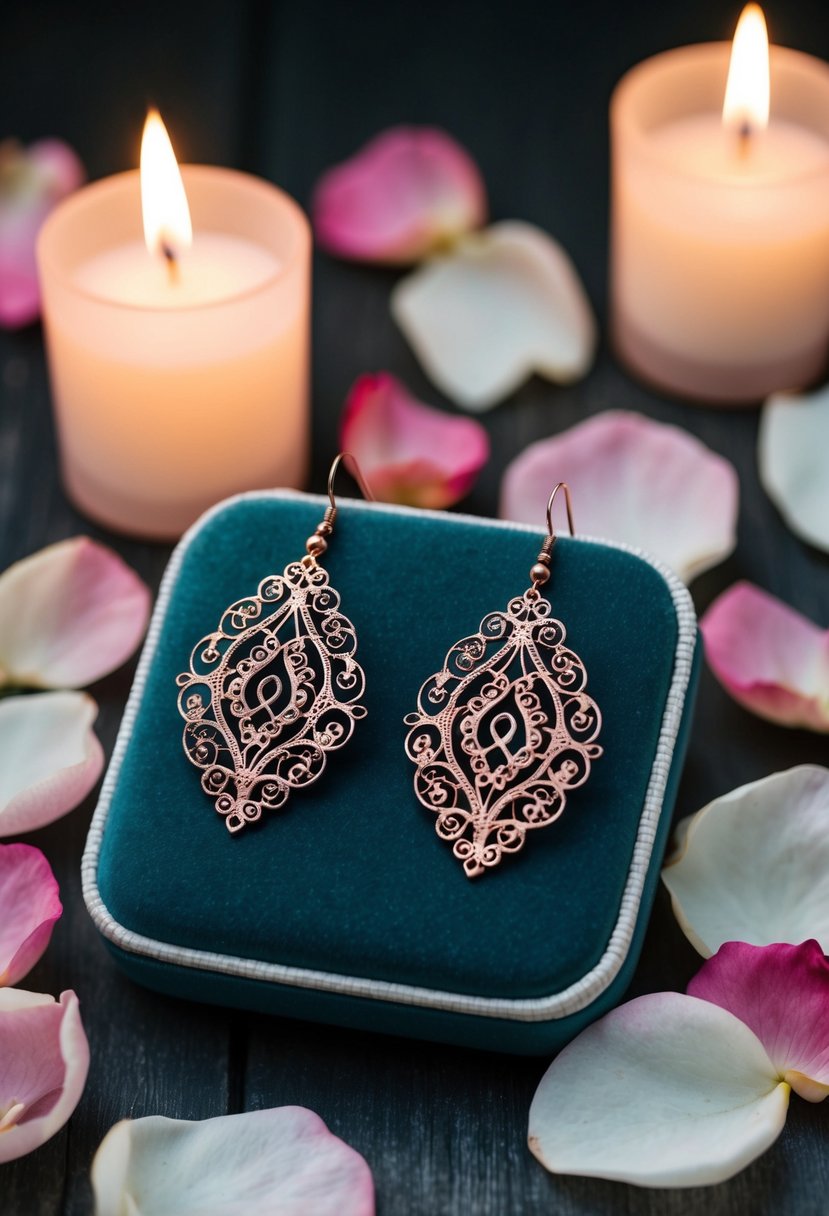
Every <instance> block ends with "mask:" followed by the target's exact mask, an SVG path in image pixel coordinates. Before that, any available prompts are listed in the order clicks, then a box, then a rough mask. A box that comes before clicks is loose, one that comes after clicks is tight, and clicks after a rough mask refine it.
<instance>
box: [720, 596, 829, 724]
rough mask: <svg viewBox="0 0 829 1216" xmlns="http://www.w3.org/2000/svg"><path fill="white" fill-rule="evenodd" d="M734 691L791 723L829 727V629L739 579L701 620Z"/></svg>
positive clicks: (750, 705)
mask: <svg viewBox="0 0 829 1216" xmlns="http://www.w3.org/2000/svg"><path fill="white" fill-rule="evenodd" d="M700 629H701V630H702V634H703V637H704V639H705V654H706V658H707V659H708V663H709V666H710V667H711V670H712V671H713V672H714V675H715V676H716V677H717V679H718V680H719V681H720V683H721V684H722V685H723V687H724V688H725V689H726V691H727V692H728V693H730V695H731V696H732V697H733V698H734V700H735V701H739V702H740V704H741V705H744V706H745V707H746V709H749V710H751V711H752V713H755V714H758V715H759V716H760V717H761V718H768V719H769V720H770V721H771V722H779V723H780V724H781V725H783V726H805V727H807V728H808V729H810V730H817V731H829V630H827V629H819V628H818V626H817V625H815V624H813V623H812V622H811V621H810V620H807V618H806V617H805V616H801V615H800V613H799V612H795V610H794V609H793V608H790V607H789V606H788V604H784V603H783V601H782V600H778V599H775V597H774V596H772V595H769V594H768V592H766V591H762V590H761V589H760V588H759V587H755V586H753V585H752V584H751V583H746V582H742V583H735V584H734V586H733V587H729V589H728V590H727V591H724V592H723V594H722V595H721V596H720V597H719V598H718V599H716V600H714V603H713V604H712V605H711V607H710V608H709V609H708V611H707V612H706V613H705V615H704V616H703V618H702V620H701V621H700Z"/></svg>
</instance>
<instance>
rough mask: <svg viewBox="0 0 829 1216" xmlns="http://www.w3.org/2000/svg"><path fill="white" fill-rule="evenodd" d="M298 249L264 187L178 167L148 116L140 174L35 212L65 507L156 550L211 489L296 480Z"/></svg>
mask: <svg viewBox="0 0 829 1216" xmlns="http://www.w3.org/2000/svg"><path fill="white" fill-rule="evenodd" d="M142 203H143V206H142ZM191 210H192V217H193V219H192V225H191V218H190V212H191ZM142 232H143V235H142ZM310 248H311V241H310V231H309V227H308V223H307V220H306V219H305V216H304V215H303V213H302V212H301V210H300V209H299V207H298V206H297V205H296V204H295V203H294V202H293V200H292V199H290V198H289V197H288V196H287V195H285V194H284V193H282V191H280V190H277V189H276V188H275V187H274V186H271V185H269V184H268V183H266V182H263V181H260V180H259V179H257V178H254V177H249V176H247V175H245V174H241V173H236V172H233V171H231V170H228V169H216V168H209V167H205V166H185V167H183V169H182V171H181V173H180V172H179V168H178V166H177V164H176V161H175V157H174V156H173V151H172V148H171V146H170V143H169V140H168V138H167V133H166V131H165V130H164V126H163V124H162V122H161V119H160V118H159V117H158V115H157V114H155V113H151V114H150V116H149V117H148V120H147V125H146V127H145V130H144V139H143V142H142V153H141V171H140V179H139V174H138V173H137V172H132V173H124V174H119V175H118V176H116V177H111V178H107V179H106V180H104V181H100V182H96V183H94V184H93V185H91V186H88V187H86V188H85V189H84V190H81V191H79V192H78V193H77V194H75V195H72V196H71V197H70V198H69V199H67V200H66V202H65V203H63V204H62V205H61V206H60V207H58V208H57V209H56V210H55V211H54V212H53V213H52V215H51V216H50V217H49V219H48V220H47V221H46V223H45V224H44V226H43V228H42V230H41V233H40V238H39V241H38V265H39V270H40V278H41V285H42V292H43V316H44V323H45V326H46V337H47V345H48V351H49V365H50V373H51V380H52V393H53V397H54V402H55V412H56V419H57V424H58V432H59V440H60V450H61V464H62V469H63V476H64V482H65V485H66V489H67V491H68V493H69V495H70V497H71V498H72V499H73V501H74V502H75V503H76V504H77V505H78V507H79V508H80V509H81V510H82V511H84V512H85V513H86V514H88V515H90V516H92V517H93V518H94V519H96V520H99V521H100V522H102V523H104V524H106V525H107V526H109V527H111V528H115V529H117V530H119V531H124V532H129V533H133V534H136V535H141V536H149V537H157V538H160V539H169V538H174V537H176V536H179V535H180V534H181V532H182V531H183V530H184V529H185V528H186V527H187V526H188V525H189V524H190V523H192V522H193V520H194V519H195V518H196V517H197V516H198V515H199V514H200V513H201V512H202V511H203V510H204V509H205V508H207V507H208V506H210V505H211V504H212V503H214V502H216V501H218V500H219V499H220V498H223V497H225V496H227V495H228V494H232V493H235V492H237V491H241V490H247V489H259V488H264V487H268V486H276V485H281V486H292V487H299V486H300V485H301V484H302V482H303V480H304V477H305V473H306V463H307V455H308V344H309V341H308V334H309V308H310Z"/></svg>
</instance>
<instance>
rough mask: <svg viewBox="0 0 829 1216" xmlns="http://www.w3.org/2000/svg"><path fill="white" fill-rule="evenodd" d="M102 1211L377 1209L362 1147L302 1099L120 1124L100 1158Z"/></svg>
mask: <svg viewBox="0 0 829 1216" xmlns="http://www.w3.org/2000/svg"><path fill="white" fill-rule="evenodd" d="M92 1186H93V1189H94V1191H95V1199H96V1209H95V1211H96V1214H97V1216H123V1213H125V1212H130V1213H132V1216H168V1214H169V1213H171V1212H175V1213H176V1216H188V1213H193V1214H194V1216H195V1214H198V1216H203V1214H204V1213H207V1212H210V1213H215V1216H219V1213H221V1216H233V1214H234V1213H237V1212H238V1213H239V1216H272V1214H273V1213H275V1212H278V1213H279V1214H280V1216H310V1213H313V1214H314V1216H371V1213H373V1212H374V1186H373V1183H372V1179H371V1171H370V1170H369V1168H368V1166H367V1165H366V1163H365V1161H364V1160H363V1158H362V1157H361V1156H360V1154H359V1153H357V1152H355V1150H354V1149H353V1148H349V1146H348V1145H347V1144H345V1143H343V1141H342V1140H339V1139H338V1138H337V1137H336V1136H334V1135H332V1133H331V1132H330V1131H329V1130H328V1128H327V1127H326V1126H325V1124H324V1123H323V1121H322V1119H320V1117H319V1115H315V1114H314V1113H313V1111H310V1110H305V1108H304V1107H302V1106H281V1107H277V1108H276V1109H272V1110H256V1111H248V1112H247V1113H246V1114H241V1115H224V1116H222V1117H221V1118H218V1119H205V1120H204V1121H203V1122H201V1123H193V1122H189V1121H187V1120H184V1119H164V1118H162V1117H160V1116H157V1115H154V1116H151V1117H149V1118H146V1119H135V1120H132V1121H131V1120H125V1121H124V1122H122V1123H116V1125H115V1127H113V1128H112V1129H111V1130H110V1131H109V1132H108V1133H107V1135H106V1136H105V1138H104V1140H103V1142H102V1144H101V1146H100V1148H99V1149H98V1152H97V1153H96V1155H95V1160H94V1162H93V1164H92Z"/></svg>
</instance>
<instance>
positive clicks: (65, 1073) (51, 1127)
mask: <svg viewBox="0 0 829 1216" xmlns="http://www.w3.org/2000/svg"><path fill="white" fill-rule="evenodd" d="M88 1070H89V1044H88V1043H87V1041H86V1035H85V1033H84V1028H83V1025H82V1023H81V1015H80V1012H79V1010H78V998H77V997H76V996H75V993H74V992H64V993H62V994H61V998H60V1001H59V1002H58V1001H56V1000H55V998H54V997H53V996H42V995H41V994H40V993H37V992H22V991H21V990H20V989H19V988H3V989H0V1163H2V1162H4V1161H14V1160H16V1158H18V1157H23V1156H25V1154H26V1153H30V1152H31V1151H32V1150H33V1149H36V1148H39V1147H40V1145H41V1144H45V1143H46V1141H47V1140H50V1139H51V1138H52V1136H54V1134H55V1133H56V1132H58V1131H60V1129H61V1128H62V1127H63V1125H64V1123H66V1121H67V1119H68V1118H69V1116H70V1115H71V1114H72V1112H73V1110H74V1109H75V1107H76V1106H77V1105H78V1102H79V1100H80V1096H81V1094H82V1093H83V1087H84V1085H85V1084H86V1074H87V1072H88Z"/></svg>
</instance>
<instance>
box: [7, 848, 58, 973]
mask: <svg viewBox="0 0 829 1216" xmlns="http://www.w3.org/2000/svg"><path fill="white" fill-rule="evenodd" d="M62 911H63V907H62V905H61V902H60V895H59V892H58V884H57V882H56V881H55V876H54V874H53V873H52V868H51V866H50V865H49V862H48V861H47V860H46V858H45V857H44V856H43V854H42V853H41V851H40V849H35V848H33V847H32V846H31V845H29V844H0V988H2V987H5V986H6V985H11V984H16V983H17V982H18V980H21V979H22V978H23V976H24V975H27V974H28V972H29V971H31V969H32V967H34V965H35V963H36V962H37V960H38V959H39V958H40V956H41V955H42V954H43V952H44V950H45V949H46V947H47V946H48V945H49V940H50V938H51V936H52V929H53V928H54V926H55V922H56V921H57V920H58V919H59V918H60V914H61V912H62Z"/></svg>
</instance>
